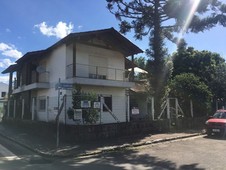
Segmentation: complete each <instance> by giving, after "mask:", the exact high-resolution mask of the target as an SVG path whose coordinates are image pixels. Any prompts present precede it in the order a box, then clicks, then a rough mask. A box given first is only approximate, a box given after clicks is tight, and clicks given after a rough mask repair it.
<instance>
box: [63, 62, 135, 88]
mask: <svg viewBox="0 0 226 170" xmlns="http://www.w3.org/2000/svg"><path fill="white" fill-rule="evenodd" d="M73 70H74V71H75V75H73ZM129 73H130V72H128V71H127V70H122V69H117V68H109V67H101V66H92V65H86V64H78V63H76V66H75V65H73V64H70V65H68V66H67V68H66V77H67V79H74V80H73V81H72V83H79V84H87V85H105V86H116V87H130V86H131V85H132V84H133V83H132V82H129V75H130V74H129Z"/></svg>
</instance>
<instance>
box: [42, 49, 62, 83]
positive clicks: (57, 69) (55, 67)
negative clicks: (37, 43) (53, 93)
mask: <svg viewBox="0 0 226 170" xmlns="http://www.w3.org/2000/svg"><path fill="white" fill-rule="evenodd" d="M65 58H66V45H61V46H59V47H57V48H56V49H54V50H53V51H52V52H51V54H50V56H49V57H48V60H47V63H46V66H47V71H49V81H50V82H51V83H52V82H57V81H58V79H59V78H60V79H62V80H64V79H65V77H66V59H65Z"/></svg>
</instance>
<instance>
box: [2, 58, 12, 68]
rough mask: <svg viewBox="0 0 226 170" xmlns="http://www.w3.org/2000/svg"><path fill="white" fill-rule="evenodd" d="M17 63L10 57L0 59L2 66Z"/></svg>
mask: <svg viewBox="0 0 226 170" xmlns="http://www.w3.org/2000/svg"><path fill="white" fill-rule="evenodd" d="M12 64H15V63H14V62H12V61H11V60H10V59H8V58H6V59H2V60H0V67H1V68H7V67H9V66H10V65H12Z"/></svg>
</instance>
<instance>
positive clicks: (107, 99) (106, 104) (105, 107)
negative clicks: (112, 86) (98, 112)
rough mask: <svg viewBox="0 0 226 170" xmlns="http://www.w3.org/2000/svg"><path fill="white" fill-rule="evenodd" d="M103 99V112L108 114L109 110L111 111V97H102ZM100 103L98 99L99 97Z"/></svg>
mask: <svg viewBox="0 0 226 170" xmlns="http://www.w3.org/2000/svg"><path fill="white" fill-rule="evenodd" d="M102 97H103V102H104V104H103V111H104V112H108V111H109V110H110V111H112V96H111V95H107V96H106V95H102ZM99 101H100V97H99Z"/></svg>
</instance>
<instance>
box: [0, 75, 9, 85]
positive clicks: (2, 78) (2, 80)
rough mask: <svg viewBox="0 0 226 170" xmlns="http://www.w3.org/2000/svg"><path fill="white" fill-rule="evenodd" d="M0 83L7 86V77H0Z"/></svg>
mask: <svg viewBox="0 0 226 170" xmlns="http://www.w3.org/2000/svg"><path fill="white" fill-rule="evenodd" d="M0 82H3V83H6V84H9V76H0Z"/></svg>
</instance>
